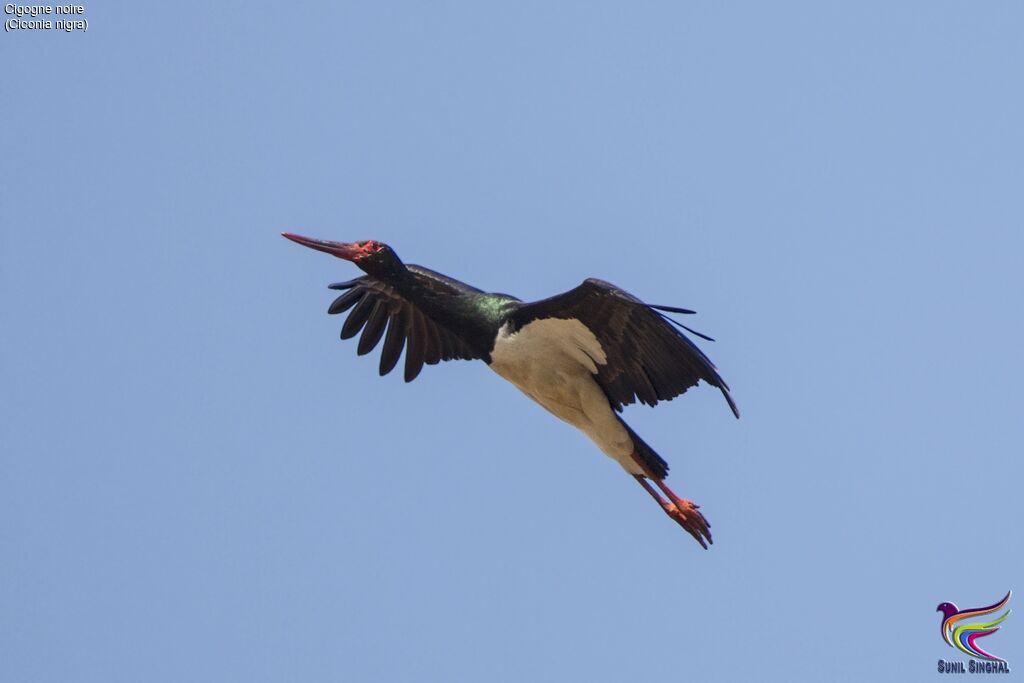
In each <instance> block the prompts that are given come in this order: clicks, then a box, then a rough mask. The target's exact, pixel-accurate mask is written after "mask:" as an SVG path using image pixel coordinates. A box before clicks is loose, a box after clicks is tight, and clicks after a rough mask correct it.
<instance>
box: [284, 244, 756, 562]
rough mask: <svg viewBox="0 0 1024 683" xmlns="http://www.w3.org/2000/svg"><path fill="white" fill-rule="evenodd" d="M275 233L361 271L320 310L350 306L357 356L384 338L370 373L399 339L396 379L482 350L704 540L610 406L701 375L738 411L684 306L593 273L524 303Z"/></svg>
mask: <svg viewBox="0 0 1024 683" xmlns="http://www.w3.org/2000/svg"><path fill="white" fill-rule="evenodd" d="M282 235H283V236H284V237H287V238H288V239H290V240H292V241H293V242H297V243H298V244H301V245H303V246H306V247H310V248H311V249H316V250H317V251H323V252H326V253H328V254H331V255H332V256H336V257H338V258H341V259H345V260H346V261H351V262H352V263H354V264H356V265H357V266H358V267H359V268H360V269H361V270H362V271H363V272H365V273H366V275H364V276H362V277H358V278H356V279H354V280H349V281H348V282H341V283H338V284H333V285H330V288H331V289H336V290H342V291H344V292H345V293H344V294H342V295H341V296H339V297H338V298H337V299H335V300H334V303H332V304H331V306H330V308H329V309H328V311H327V312H328V313H331V314H336V313H343V312H345V311H347V310H349V309H352V312H351V313H349V315H348V318H347V319H346V320H345V323H344V324H343V325H342V328H341V338H342V339H349V338H351V337H354V336H355V335H356V334H358V333H359V332H360V330H362V336H360V337H359V344H358V346H357V347H356V350H357V353H358V354H359V355H364V354H366V353H369V352H370V351H372V350H373V349H374V347H376V346H377V344H378V343H379V342H380V340H381V338H382V337H383V339H384V346H383V349H382V351H381V356H380V374H381V375H386V374H387V373H389V372H391V370H392V369H394V367H395V365H396V364H397V363H398V358H399V356H400V355H401V353H402V348H403V347H405V381H406V382H411V381H412V380H414V379H416V376H417V375H419V373H420V370H422V369H423V364H424V363H426V364H427V365H434V364H436V363H438V362H440V361H442V360H455V359H464V360H472V359H479V360H482V361H484V362H485V363H487V364H488V365H489V366H490V367H491V369H492V370H494V371H495V372H497V373H498V374H499V375H501V376H502V377H504V378H505V379H507V380H508V381H509V382H511V383H512V384H514V385H515V386H516V387H517V388H518V389H519V390H520V391H522V392H523V393H524V394H526V395H527V396H529V397H530V398H532V399H533V400H534V401H536V402H537V403H539V404H540V405H541V406H543V407H544V408H545V409H546V410H547V411H548V412H550V413H551V414H553V415H554V416H555V417H558V418H559V419H561V420H564V421H565V422H568V423H569V424H571V425H572V426H574V427H576V428H577V429H579V430H580V431H582V432H583V433H584V434H586V435H587V436H588V437H589V438H590V439H591V440H592V441H593V442H594V443H595V444H597V447H598V448H600V449H601V450H602V451H603V452H604V453H605V454H606V455H608V456H609V457H611V458H612V459H614V460H615V461H617V462H618V463H619V464H620V465H622V467H623V468H624V469H625V470H626V472H628V473H629V474H631V475H632V476H633V478H634V479H636V481H637V482H638V483H639V484H640V485H641V486H643V487H644V490H646V491H647V493H649V494H650V495H651V497H652V498H654V499H655V500H656V501H658V504H659V505H661V508H662V510H664V511H665V513H666V514H668V516H669V517H671V518H672V519H673V520H675V521H676V522H677V523H678V524H679V525H680V526H682V527H683V528H684V529H685V530H686V531H687V532H689V533H690V535H691V536H693V537H694V538H695V539H697V542H698V543H700V544H701V546H703V547H704V548H707V547H708V545H707V544H708V543H711V542H712V541H711V530H710V525H709V524H708V522H707V520H706V519H705V518H704V515H703V514H702V513H701V512H700V511H699V510H698V507H699V506H697V505H695V504H694V503H692V502H691V501H689V500H685V499H683V498H680V497H679V496H677V495H676V494H675V492H673V491H672V489H670V488H669V487H668V486H667V485H666V484H665V478H666V477H667V476H668V463H666V462H665V461H664V460H663V459H662V458H661V456H659V455H658V454H657V453H655V452H654V450H653V449H652V448H651V447H650V446H648V445H647V444H646V443H644V441H643V439H641V438H640V437H639V436H637V435H636V432H634V431H633V430H632V429H630V427H629V425H627V424H626V423H625V422H624V421H623V420H622V418H621V417H619V416H618V415H617V414H616V413H617V412H621V411H622V407H623V406H625V405H628V404H630V403H633V402H634V401H640V402H641V403H645V404H647V405H651V406H653V405H655V404H656V403H657V402H658V401H667V400H669V399H671V398H673V397H675V396H678V395H679V394H682V393H683V392H684V391H686V390H687V389H689V388H690V387H692V386H695V385H696V384H697V383H698V382H699V381H700V380H704V381H705V382H707V383H708V384H710V385H711V386H714V387H718V389H719V390H721V392H722V395H723V396H725V400H726V401H727V402H728V404H729V408H731V409H732V412H733V414H734V415H736V417H739V416H740V414H739V410H737V408H736V403H735V402H734V401H733V399H732V396H731V395H730V394H729V385H727V384H726V383H725V380H723V379H722V377H721V375H719V374H718V370H717V369H716V368H715V366H714V364H713V363H712V362H711V361H710V360H709V359H708V357H707V356H705V355H704V354H703V353H702V352H701V350H700V349H699V348H697V346H696V344H694V343H693V342H692V341H690V339H689V338H687V337H686V335H685V334H683V333H682V332H681V331H680V330H677V329H676V328H675V327H673V325H671V324H669V323H670V322H671V323H675V325H677V326H679V327H682V328H683V329H686V330H688V331H690V332H692V333H693V334H696V335H698V336H701V337H703V338H705V339H710V338H709V337H704V335H701V334H700V333H699V332H695V331H694V330H691V329H690V328H688V327H685V326H684V325H681V324H680V323H678V322H676V321H675V320H673V319H672V318H669V317H668V316H667V315H665V312H668V313H693V311H690V310H687V309H682V308H675V307H671V306H655V305H651V304H645V303H644V302H642V301H640V300H639V299H637V298H636V297H634V296H632V295H630V294H629V293H628V292H625V291H623V290H621V289H619V288H618V287H615V286H614V285H611V284H609V283H607V282H604V281H602V280H595V279H589V280H586V281H585V282H584V283H583V284H581V285H580V286H579V287H576V288H575V289H571V290H569V291H568V292H565V293H563V294H558V295H555V296H553V297H551V298H548V299H542V300H540V301H534V302H532V303H524V302H522V301H520V300H519V299H516V298H515V297H512V296H508V295H506V294H490V293H487V292H483V291H481V290H479V289H477V288H475V287H471V286H469V285H467V284H464V283H462V282H459V281H458V280H454V279H452V278H450V277H447V276H445V275H442V274H441V273H438V272H435V271H433V270H430V269H428V268H423V267H422V266H416V265H412V264H408V265H407V264H405V263H402V261H401V260H400V259H399V258H398V255H397V254H395V252H394V250H393V249H392V248H391V247H389V246H388V245H386V244H384V243H383V242H377V241H374V240H367V241H364V242H354V243H346V242H331V241H327V240H319V239H313V238H310V237H302V236H301V235H293V234H291V233H287V232H286V233H282ZM385 328H386V330H387V331H386V332H385ZM651 482H653V483H654V485H653V486H652V485H651ZM655 486H656V487H657V489H656V488H655ZM658 489H660V490H661V492H662V493H663V494H664V496H665V497H662V495H661V494H659V493H658Z"/></svg>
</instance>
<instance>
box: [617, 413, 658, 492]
mask: <svg viewBox="0 0 1024 683" xmlns="http://www.w3.org/2000/svg"><path fill="white" fill-rule="evenodd" d="M619 422H621V423H622V426H623V427H625V428H626V431H627V432H629V438H631V439H632V440H633V448H635V449H636V453H637V455H639V456H640V460H641V461H642V462H643V464H644V467H646V468H647V470H648V471H650V473H651V474H653V475H654V476H655V478H657V479H664V478H665V477H667V476H668V463H667V462H665V459H664V458H662V457H661V456H660V455H658V454H657V453H655V452H654V449H653V448H651V447H650V446H648V445H647V443H646V442H644V440H643V439H641V438H640V437H639V436H637V435H636V432H634V431H633V428H632V427H630V426H629V425H628V424H626V422H625V420H622V419H621V418H620V419H619Z"/></svg>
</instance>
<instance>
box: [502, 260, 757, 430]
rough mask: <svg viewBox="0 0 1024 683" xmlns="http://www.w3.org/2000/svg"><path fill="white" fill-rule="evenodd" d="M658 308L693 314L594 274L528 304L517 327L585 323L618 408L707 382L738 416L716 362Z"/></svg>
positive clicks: (600, 375)
mask: <svg viewBox="0 0 1024 683" xmlns="http://www.w3.org/2000/svg"><path fill="white" fill-rule="evenodd" d="M658 308H660V309H661V310H668V311H676V312H684V313H688V312H690V311H685V310H683V309H672V308H669V307H655V306H652V305H650V304H645V303H644V302H642V301H640V300H639V299H637V298H636V297H634V296H633V295H631V294H629V293H628V292H626V291H624V290H622V289H619V288H618V287H616V286H615V285H612V284H609V283H607V282H604V281H603V280H596V279H593V278H591V279H588V280H586V281H584V282H583V284H581V285H580V286H579V287H576V288H575V289H571V290H569V291H568V292H565V293H563V294H558V295H556V296H553V297H551V298H548V299H542V300H541V301H536V302H533V303H529V304H523V305H522V306H520V307H519V308H518V309H517V310H516V312H515V313H514V314H513V316H512V321H513V324H514V325H515V329H519V328H521V327H522V326H523V325H526V324H528V323H529V322H530V321H533V320H540V319H544V318H559V319H576V320H579V321H580V322H581V323H583V324H584V325H586V326H587V328H589V329H590V331H591V332H593V334H594V336H595V337H597V340H598V341H599V342H600V343H601V347H602V348H603V350H604V352H605V355H606V357H607V363H605V364H603V365H598V366H597V367H598V370H597V374H596V379H597V382H598V384H600V385H601V387H602V388H603V389H604V392H605V394H606V395H607V396H608V399H609V401H611V404H612V406H613V407H614V408H615V410H618V411H621V410H622V407H623V406H625V405H629V404H630V403H633V402H634V401H637V400H638V401H640V402H641V403H646V404H647V405H651V406H653V405H655V404H656V403H657V402H658V401H668V400H669V399H672V398H674V397H675V396H678V395H679V394H682V393H683V392H684V391H686V390H687V389H689V388H690V387H692V386H696V384H697V383H698V382H699V381H700V380H704V381H705V382H707V383H708V384H710V385H711V386H714V387H718V388H719V389H720V390H721V392H722V395H723V396H725V400H726V401H727V402H728V404H729V408H731V409H732V412H733V414H735V415H736V417H739V416H740V414H739V410H738V409H737V408H736V403H735V402H734V401H733V399H732V396H731V395H730V393H729V385H727V384H726V383H725V380H723V379H722V377H721V375H719V374H718V370H717V368H715V365H714V364H713V363H712V362H711V360H710V359H708V357H707V356H705V355H704V353H703V352H701V350H700V349H699V348H697V345H696V344H694V343H693V342H692V341H690V339H689V338H687V337H686V335H684V334H683V333H682V332H680V331H679V330H677V329H676V328H675V327H673V326H672V324H670V323H669V319H668V318H667V316H664V315H662V314H661V313H659V312H658V310H656V309H658ZM686 329H689V328H686ZM691 331H692V330H691ZM695 334H696V333H695Z"/></svg>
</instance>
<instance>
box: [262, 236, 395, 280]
mask: <svg viewBox="0 0 1024 683" xmlns="http://www.w3.org/2000/svg"><path fill="white" fill-rule="evenodd" d="M281 236H282V237H287V238H288V239H290V240H291V241H292V242H297V243H298V244H301V245H302V246H304V247H309V248H310V249H316V250H317V251H322V252H324V253H327V254H330V255H331V256H337V257H338V258H340V259H345V260H346V261H351V262H352V263H354V264H356V265H357V266H359V267H360V268H361V269H362V270H363V271H365V272H367V273H369V274H370V275H376V276H380V277H387V276H388V275H391V274H394V273H396V272H397V271H399V270H401V269H403V268H404V265H403V264H402V261H401V259H399V258H398V254H396V253H395V250H394V249H392V248H391V247H389V246H388V245H386V244H384V243H383V242H378V241H376V240H364V241H362V242H331V241H330V240H318V239H314V238H312V237H303V236H302V235H293V234H292V233H290V232H282V233H281Z"/></svg>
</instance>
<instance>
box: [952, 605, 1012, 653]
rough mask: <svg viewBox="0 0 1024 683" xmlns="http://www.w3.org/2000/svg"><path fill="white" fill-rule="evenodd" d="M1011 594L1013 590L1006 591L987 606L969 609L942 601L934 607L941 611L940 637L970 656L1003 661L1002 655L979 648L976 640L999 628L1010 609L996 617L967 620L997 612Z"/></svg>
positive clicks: (1008, 614)
mask: <svg viewBox="0 0 1024 683" xmlns="http://www.w3.org/2000/svg"><path fill="white" fill-rule="evenodd" d="M1011 595H1013V591H1007V593H1006V596H1005V597H1004V598H1003V599H1002V600H1000V601H999V602H997V603H995V604H994V605H989V606H988V607H975V608H970V609H958V608H957V606H956V605H954V604H953V603H951V602H944V603H942V604H941V605H939V606H938V607H936V608H935V611H936V612H942V639H943V640H945V641H946V644H947V645H949V646H950V647H955V648H957V649H958V650H960V651H961V652H965V653H967V654H969V655H970V656H972V657H977V658H978V659H986V660H988V661H992V662H1005V661H1006V660H1005V659H1003V658H1002V657H996V656H995V655H993V654H990V653H988V652H986V651H985V650H982V649H981V646H980V645H978V643H977V642H976V641H977V640H978V639H979V638H984V637H985V636H990V635H992V634H993V633H995V632H996V631H998V630H999V624H1001V623H1003V620H1004V619H1006V617H1008V616H1010V612H1011V610H1006V612H1004V613H1003V616H1001V617H999V618H998V619H992V620H990V621H985V622H968V621H967V620H968V619H976V618H978V617H983V616H985V615H986V614H992V613H994V612H998V611H999V610H1001V609H1002V608H1004V607H1006V603H1008V602H1009V601H1010V596H1011Z"/></svg>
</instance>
